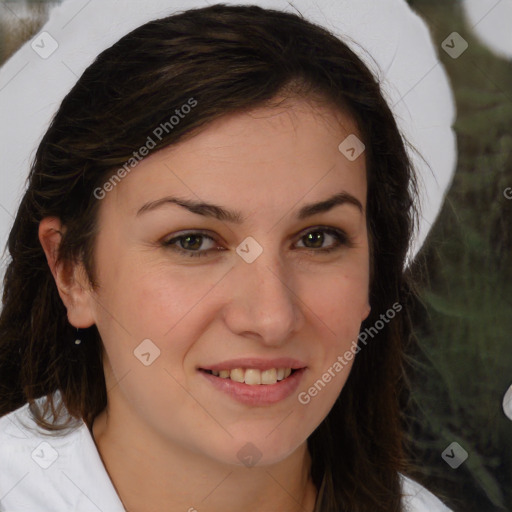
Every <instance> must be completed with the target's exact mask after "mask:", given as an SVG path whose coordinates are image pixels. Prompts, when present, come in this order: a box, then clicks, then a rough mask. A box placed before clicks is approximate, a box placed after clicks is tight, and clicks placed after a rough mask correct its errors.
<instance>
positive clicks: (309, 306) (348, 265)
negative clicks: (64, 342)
mask: <svg viewBox="0 0 512 512" xmlns="http://www.w3.org/2000/svg"><path fill="white" fill-rule="evenodd" d="M353 133H355V134H356V135H357V134H358V131H357V128H356V126H355V124H354V123H353V121H352V120H351V118H350V117H348V116H347V115H345V114H342V113H339V112H337V111H336V112H335V111H333V109H332V108H327V107H326V106H321V105H312V104H310V103H307V102H305V101H304V100H300V99H290V100H289V101H287V102H286V103H284V104H281V105H280V106H279V107H273V108H259V109H256V110H253V111H251V112H248V113H247V112H246V113H238V114H234V115H229V116H225V117H223V118H221V119H219V120H217V121H215V122H214V123H211V124H210V125H208V126H207V127H206V129H204V130H203V131H201V132H200V133H199V134H197V135H196V136H194V137H193V138H190V139H188V140H186V141H183V142H180V143H179V144H177V145H175V146H172V147H168V148H166V149H163V150H160V151H158V152H155V153H153V154H150V155H149V156H147V157H146V158H145V159H144V160H143V161H142V162H141V163H140V164H139V165H138V166H137V167H136V168H135V169H134V170H133V171H132V172H131V173H130V174H129V175H127V176H126V177H125V178H124V179H123V180H122V182H121V183H119V184H118V185H117V186H116V187H115V188H114V190H112V191H111V192H109V193H108V194H107V195H106V197H105V198H104V199H103V200H102V204H101V207H100V215H99V224H100V231H99V235H98V238H97V245H96V250H95V261H96V268H97V279H98V282H99V287H98V288H97V289H95V290H93V289H92V288H91V287H90V285H89V283H88V281H87V279H86V276H85V272H84V270H83V267H82V266H81V265H76V266H74V267H70V266H65V265H61V264H59V265H56V264H55V255H56V251H57V248H58V244H59V241H60V234H59V231H62V230H64V229H65V227H63V226H61V225H60V222H59V220H58V219H55V218H46V219H44V220H43V221H42V222H41V224H40V230H39V236H40V240H41V244H42V245H43V248H44V249H45V252H46V254H47V258H48V263H49V265H50V268H51V269H52V272H53V275H54V277H55V280H56V283H57V286H58V288H59V293H60V296H61V298H62V300H63V302H64V304H65V305H66V308H67V311H68V319H69V322H70V323H71V324H72V325H73V326H75V327H81V328H85V327H88V326H90V325H92V324H96V325H97V327H98V329H99V332H100V334H101V337H102V340H103V343H104V347H105V352H106V357H105V367H104V368H105V375H106V380H107V389H108V406H107V408H106V410H105V411H103V412H102V413H101V414H100V415H99V416H98V417H97V418H96V420H95V422H94V425H93V434H94V438H95V442H96V445H97V447H98V450H99V452H100V455H101V457H102V460H103V462H104V464H105V467H106V468H107V471H108V472H109V474H110V477H111V479H112V482H113V483H114V485H115V487H116V489H117V492H118V493H119V495H120V497H121V499H122V500H123V503H124V505H125V507H126V509H127V510H129V511H142V510H144V511H145V512H157V511H158V512H160V511H164V510H165V511H168V510H183V511H187V510H193V509H194V508H195V509H197V510H200V511H215V510H226V511H235V510H236V511H239V510H244V511H261V510H281V511H283V512H286V511H298V510H308V511H309V510H313V506H314V500H315V496H316V489H315V487H314V485H313V484H312V482H311V481H310V479H309V469H310V457H309V454H308V451H307V444H306V441H307V438H308V436H309V435H310V434H311V433H312V432H313V430H314V429H315V428H316V427H317V426H318V425H319V424H320V423H321V421H322V420H323V419H324V418H325V416H326V415H327V413H328V412H329V410H330V409H331V407H332V405H333V404H334V401H335V400H336V398H337V396H338V395H339V393H340V391H341V389H342V387H343V385H344V383H345V381H346V379H347V377H348V374H349V372H350V368H351V365H352V363H353V361H351V362H349V364H348V365H347V366H345V367H344V368H343V370H342V371H340V372H339V373H337V374H336V377H335V378H332V379H331V381H330V382H329V383H328V384H327V385H326V386H325V387H324V388H323V389H322V391H320V392H319V393H318V395H317V396H316V397H313V398H312V399H311V401H310V402H309V403H308V404H307V405H303V404H301V403H299V401H298V399H297V395H298V393H299V392H300V391H305V390H307V389H308V388H309V387H311V386H312V385H313V384H314V383H315V381H317V380H318V379H319V378H321V376H322V374H324V373H325V372H326V371H327V369H328V368H329V367H332V365H333V364H334V362H335V361H336V360H337V357H338V356H340V355H343V354H344V353H345V352H346V351H347V350H349V348H350V345H351V343H352V341H353V340H355V339H356V338H357V335H358V333H359V328H360V324H361V322H362V321H363V320H364V319H365V318H366V317H367V316H368V314H369V311H370V306H369V303H368V286H369V249H368V235H367V229H366V214H365V211H366V187H367V184H366V169H365V157H364V154H363V155H361V156H360V157H359V158H357V159H356V160H355V161H352V162H351V161H349V160H348V159H347V158H346V157H345V156H344V155H343V154H342V153H341V152H340V151H339V150H338V146H339V144H340V143H341V142H342V141H343V140H344V139H345V138H346V137H347V136H348V135H350V134H353ZM338 192H346V193H349V194H351V195H352V196H354V197H355V198H357V199H358V200H359V201H360V203H361V204H362V206H363V211H362V212H361V211H360V210H359V209H358V208H357V207H356V206H354V205H352V204H343V205H341V206H336V207H334V208H333V209H331V210H330V211H329V212H324V213H319V214H316V215H314V216H312V217H310V218H306V219H303V220H298V219H297V212H298V210H299V209H300V208H301V207H302V206H304V205H306V204H310V203H316V202H319V201H322V200H325V199H327V198H329V197H331V196H332V195H334V194H335V193H338ZM169 195H174V196H180V197H183V198H186V199H192V200H202V201H205V202H209V203H215V204H216V205H221V206H223V207H225V208H229V209H230V210H231V209H232V210H237V211H240V212H241V213H242V215H243V216H244V217H246V220H245V222H244V223H243V224H240V225H237V224H232V223H229V222H227V221H220V220H217V219H213V218H208V217H203V216H201V215H198V214H194V213H191V212H189V211H188V210H186V209H184V208H182V207H180V206H178V205H173V204H166V205H164V206H161V207H159V208H157V209H154V210H152V211H149V212H146V213H144V214H141V215H139V216H137V211H138V210H139V209H140V208H141V207H142V206H143V205H144V204H145V203H147V202H149V201H155V200H158V199H160V198H163V197H165V196H169ZM317 226H326V227H332V228H338V229H341V230H344V231H345V232H346V233H347V235H348V236H349V239H350V242H349V243H348V244H342V245H341V246H340V247H339V248H338V249H337V250H334V251H332V252H331V253H328V254H324V253H321V252H320V249H319V248H326V247H335V246H336V245H337V244H338V242H337V241H336V239H335V238H334V237H332V236H331V235H329V234H328V233H325V232H323V233H324V239H323V242H322V240H321V239H320V241H316V239H315V238H313V240H309V242H308V239H307V238H306V237H305V235H306V234H307V233H311V232H318V230H319V228H317ZM311 228H316V229H311ZM197 230H201V231H207V234H208V235H210V236H212V237H213V238H214V240H209V239H208V238H203V239H199V240H192V241H191V244H192V246H193V247H194V250H196V251H197V249H196V248H199V250H203V249H204V250H208V249H210V248H215V247H222V248H224V251H220V252H218V251H213V250H212V251H211V252H210V253H209V255H207V256H204V257H188V256H186V255H180V254H178V253H177V252H176V251H173V249H172V247H173V246H169V247H165V246H163V245H162V242H163V241H165V240H169V239H171V238H173V237H176V236H178V234H179V235H183V232H187V231H197ZM248 236H251V237H253V238H254V239H255V240H256V241H257V242H258V243H259V245H260V246H261V247H262V248H263V253H262V254H261V255H260V256H259V257H258V258H257V259H256V260H255V261H254V262H252V263H250V264H248V263H247V262H246V261H244V260H243V259H242V258H241V257H240V256H239V255H238V254H237V253H236V248H237V247H238V246H239V245H240V244H241V243H242V242H243V241H244V240H245V238H246V237H248ZM317 237H321V235H317ZM177 246H178V247H181V248H182V249H183V250H186V249H185V248H186V247H187V246H186V245H185V243H184V242H183V240H182V244H181V245H180V244H177ZM188 247H190V246H188ZM318 247H319V248H318ZM189 252H192V250H191V249H189ZM144 339H151V340H152V342H153V343H154V344H155V345H156V346H158V348H159V350H160V356H159V357H158V358H157V359H156V360H154V362H153V363H152V364H151V365H149V366H145V365H143V364H142V363H141V361H140V360H139V359H138V358H137V357H135V356H134V350H135V349H136V348H137V346H138V345H139V344H140V343H141V342H142V340H144ZM286 356H287V357H293V358H296V359H299V360H301V361H303V362H304V363H305V364H306V365H307V369H306V371H305V373H304V375H303V379H302V381H301V384H300V386H299V388H298V390H297V392H295V393H293V394H292V395H291V396H289V397H288V398H286V399H284V400H282V401H281V402H278V403H276V404H273V405H267V406H256V407H255V406H249V405H244V404H241V403H239V402H237V401H235V400H234V399H233V398H231V397H229V396H227V395H225V394H224V393H222V392H220V391H218V390H216V389H215V388H214V387H213V386H212V385H211V384H210V383H209V382H208V381H207V380H206V379H205V378H204V376H203V375H201V374H200V373H199V372H198V370H197V367H200V366H202V367H204V366H207V365H208V364H213V363H219V362H222V361H226V360H228V359H232V358H237V357H261V358H267V359H270V358H275V357H286ZM356 357H357V356H356ZM247 442H251V443H253V444H254V445H255V446H256V447H257V448H258V450H259V452H261V459H260V460H259V461H258V463H257V464H256V466H254V467H251V468H248V467H245V466H244V465H243V464H242V463H241V462H240V460H239V459H238V457H237V452H238V451H239V450H240V448H241V447H243V446H244V445H245V444H246V443H247Z"/></svg>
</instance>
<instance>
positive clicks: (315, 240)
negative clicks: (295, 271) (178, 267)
mask: <svg viewBox="0 0 512 512" xmlns="http://www.w3.org/2000/svg"><path fill="white" fill-rule="evenodd" d="M326 235H327V236H328V237H331V238H333V239H334V240H335V244H334V245H331V246H330V247H326V248H323V247H322V245H323V243H324V242H325V237H326ZM204 240H209V241H210V242H213V243H214V244H215V243H216V242H215V239H214V238H212V237H211V236H209V235H207V234H205V233H202V232H188V233H185V234H183V235H181V236H177V237H174V238H171V239H169V240H166V241H164V242H162V245H163V246H164V247H167V248H169V249H171V250H173V251H176V252H178V253H180V254H184V255H186V256H191V257H198V256H208V255H209V253H211V252H212V251H214V250H216V251H221V250H223V249H222V248H221V247H219V246H217V248H216V249H214V248H213V247H210V248H209V249H202V250H199V248H200V247H201V246H202V244H203V241H204ZM302 240H305V241H306V243H308V244H309V243H312V244H313V247H306V248H305V249H306V250H308V251H311V252H321V253H328V252H331V251H335V250H338V249H341V247H342V246H346V245H348V244H349V239H348V237H347V235H346V234H345V233H344V232H343V231H341V230H340V229H335V228H314V229H312V230H310V231H308V232H307V233H306V234H304V235H302V236H301V237H300V238H299V241H302Z"/></svg>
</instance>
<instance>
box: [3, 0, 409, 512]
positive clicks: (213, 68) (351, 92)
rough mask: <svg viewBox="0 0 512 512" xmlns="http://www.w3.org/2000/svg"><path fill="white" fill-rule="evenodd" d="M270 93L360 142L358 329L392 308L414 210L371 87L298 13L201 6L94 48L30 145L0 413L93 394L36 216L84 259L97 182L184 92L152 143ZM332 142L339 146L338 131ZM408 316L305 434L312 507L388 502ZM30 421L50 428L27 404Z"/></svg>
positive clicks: (400, 157) (85, 353) (100, 397)
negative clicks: (315, 491)
mask: <svg viewBox="0 0 512 512" xmlns="http://www.w3.org/2000/svg"><path fill="white" fill-rule="evenodd" d="M278 94H284V95H285V96H286V95H288V96H293V95H296V96H299V97H302V98H305V99H312V98H316V99H318V100H319V101H320V100H324V102H326V103H327V104H328V105H330V106H332V108H334V109H340V110H342V111H344V112H346V111H347V110H348V112H350V113H351V115H352V116H353V118H354V119H355V121H356V122H357V124H358V127H359V130H360V134H361V137H362V138H363V141H364V143H365V145H366V159H367V174H368V192H367V222H368V230H369V239H370V256H371V282H370V304H371V307H372V311H371V313H370V316H369V317H368V319H367V320H366V321H365V322H364V323H363V326H362V329H365V328H367V327H371V326H373V325H374V324H375V323H376V322H377V321H378V320H379V318H380V315H381V314H382V313H384V312H385V311H387V310H388V309H389V308H390V306H391V304H393V303H399V304H402V305H405V303H406V301H407V296H408V293H409V292H408V290H409V286H408V284H407V281H406V280H405V277H404V263H405V257H406V252H407V249H408V246H409V242H410V239H411V236H412V231H413V227H414V220H415V218H416V217H415V208H414V202H415V195H414V190H415V178H414V173H413V171H412V168H411V164H410V161H409V159H408V156H407V153H406V150H405V143H404V140H403V138H402V137H401V134H400V133H399V130H398V128H397V125H396V123H395V120H394V118H393V115H392V113H391V111H390V108H389V107H388V105H387V103H386V101H385V100H384V98H383V96H382V94H381V90H380V85H379V83H378V81H377V80H376V78H375V77H374V76H373V74H372V73H371V72H370V71H369V70H368V68H367V67H366V66H365V65H364V64H363V62H362V61H361V60H360V59H359V58H358V57H357V56H356V55H355V54H354V53H353V51H351V50H350V49H349V47H348V46H347V45H346V44H345V43H344V42H342V41H341V40H340V39H339V38H337V37H335V36H334V35H333V34H331V33H329V32H328V31H326V30H325V29H323V28H321V27H319V26H316V25H314V24H312V23H310V22H308V21H306V20H304V19H303V18H301V17H300V16H298V15H295V14H289V13H285V12H280V11H276V10H268V9H262V8H260V7H256V6H227V5H222V4H218V5H213V6H210V7H207V8H202V9H194V10H189V11H185V12H182V13H178V14H175V15H173V16H170V17H167V18H164V19H159V20H155V21H151V22H149V23H146V24H145V25H143V26H141V27H139V28H137V29H135V30H133V31H132V32H130V33H129V34H128V35H126V36H124V37H123V38H122V39H120V40H119V41H118V42H117V43H116V44H114V45H113V46H111V47H110V48H108V49H107V50H105V51H104V52H102V53H101V54H100V55H99V56H98V57H97V58H96V60H95V61H94V62H93V64H92V65H91V66H90V67H89V68H88V69H87V70H86V71H85V72H84V73H83V75H82V76H81V77H80V79H79V80H78V82H77V83H76V85H75V86H74V87H73V89H72V90H71V91H70V92H69V93H68V94H67V96H66V97H65V98H64V100H63V101H62V103H61V105H60V108H59V110H58V112H57V113H56V115H55V116H54V118H53V120H52V122H51V125H50V127H49V128H48V130H47V132H46V134H45V135H44V137H43V139H42V140H41V143H40V145H39V147H38V150H37V153H36V155H35V159H34V162H33V165H32V168H31V171H30V175H29V181H28V188H27V191H26V193H25V195H24V197H23V199H22V202H21V205H20V207H19V210H18V212H17V216H16V219H15V222H14V225H13V227H12V230H11V232H10V235H9V240H8V250H9V253H10V256H11V258H12V260H11V261H10V263H9V266H8V268H7V271H6V274H5V278H4V291H3V310H2V313H1V316H0V415H3V414H6V413H8V412H10V411H13V410H14V409H16V408H18V407H20V406H22V405H23V404H25V403H26V402H29V403H30V404H31V406H32V404H33V402H34V399H35V398H38V397H42V396H45V397H46V398H47V402H46V404H47V406H48V407H50V408H51V410H52V411H54V407H55V406H54V404H53V402H52V401H51V398H52V396H51V394H52V393H53V392H54V391H56V390H60V392H61V394H62V398H63V405H65V407H66V408H67V410H68V411H69V412H70V414H71V415H72V416H73V417H75V418H83V419H84V421H85V422H86V423H87V424H88V425H91V424H92V421H93V419H94V418H95V416H96V415H98V414H99V413H100V412H101V411H102V410H103V409H104V408H105V407H106V404H107V393H106V388H105V378H104V374H103V366H102V357H103V356H102V341H101V338H100V336H99V333H98V331H97V329H96V327H95V326H93V327H91V328H90V329H89V330H88V331H89V332H88V335H89V339H88V340H87V342H86V343H82V345H81V346H80V347H76V346H75V345H74V344H73V343H72V339H73V335H74V334H73V333H74V332H75V329H74V328H73V327H72V326H70V324H69V323H68V321H67V316H66V309H65V307H64V305H63V303H62V301H61V299H60V297H59V294H58V292H57V287H56V284H55V281H54V279H53V276H52V274H51V272H50V269H49V266H48V264H47V261H46V258H45V254H44V252H43V249H42V247H41V245H40V243H39V239H38V226H39V222H40V221H41V219H43V218H44V217H50V216H55V217H58V218H60V219H61V221H62V223H63V224H64V225H65V227H66V232H65V234H64V235H63V237H62V242H61V245H60V249H59V259H60V260H61V261H64V262H78V261H83V262H84V265H85V268H86V270H87V272H88V275H89V278H90V280H91V283H92V284H93V286H95V285H96V283H95V269H94V261H93V258H92V255H93V248H94V243H95V235H96V233H97V224H96V220H97V214H98V207H99V204H100V201H99V200H98V199H96V198H95V196H94V190H96V189H97V188H98V187H101V186H102V185H103V184H104V183H105V181H106V180H108V179H109V178H110V177H111V176H112V171H113V169H118V168H119V167H120V166H122V165H123V164H124V163H125V162H126V161H128V160H129V158H131V157H132V156H133V152H134V151H135V150H137V149H138V148H140V147H141V146H143V145H144V144H145V142H146V140H147V137H148V135H150V134H151V131H152V130H153V129H154V128H155V127H157V126H159V125H160V124H161V123H162V122H165V121H166V120H168V119H169V116H170V115H171V114H172V113H174V111H175V109H176V108H178V107H180V106H181V105H184V104H186V103H187V102H188V101H189V100H190V99H191V98H193V99H195V101H196V102H197V106H195V108H193V109H192V110H191V112H190V113H189V114H187V115H186V116H185V117H184V118H183V119H181V121H180V123H179V124H178V125H176V126H175V127H174V129H173V130H170V131H169V133H166V134H165V136H164V137H162V139H161V140H159V141H157V145H156V148H155V149H154V151H156V150H158V149H161V148H164V147H166V146H169V145H171V144H175V143H176V142H177V141H178V140H182V139H183V138H185V137H190V136H193V135H194V133H197V130H199V129H200V128H201V127H204V126H206V125H207V123H209V122H211V121H213V120H215V119H217V118H219V117H221V116H224V115H226V114H228V113H233V112H241V111H247V110H249V109H252V108H256V107H259V106H264V105H268V104H270V103H271V101H272V99H274V98H276V97H277V95H278ZM340 142H341V141H340ZM409 333H410V325H409V321H408V317H407V315H406V314H404V313H401V314H397V315H396V316H395V317H394V318H393V319H392V320H390V321H389V322H388V323H386V324H385V325H384V327H383V328H382V329H381V330H380V331H379V332H378V334H377V335H375V339H373V340H371V341H370V342H369V343H368V345H367V346H365V347H364V349H363V350H361V351H360V352H359V354H358V355H357V357H356V358H355V361H354V365H353V368H352V370H351V373H350V376H349V378H348V380H347V382H346V384H345V386H344V388H343V390H342V392H341V394H340V396H339V398H338V400H337V401H336V403H335V405H334V407H333V408H332V410H331V411H330V412H329V414H328V416H327V417H326V418H325V420H324V421H323V422H322V423H321V424H320V425H319V427H318V428H317V429H316V430H315V431H314V432H313V434H312V435H311V436H310V438H309V439H308V446H309V450H310V453H311V457H312V477H313V481H314V483H315V485H316V486H317V488H320V486H321V484H322V483H323V486H322V490H321V492H320V493H319V496H318V501H317V506H318V510H321V511H322V512H324V511H325V512H327V511H332V512H334V511H336V512H339V511H341V510H351V511H368V512H369V511H371V512H377V511H382V512H384V511H385V512H390V511H399V510H401V488H400V481H399V472H400V471H401V472H404V471H405V469H406V465H405V455H404V453H405V452H404V446H403V445H404V438H403V435H402V431H403V425H402V420H401V414H400V400H399V399H400V397H401V396H402V393H403V392H404V391H406V386H405V385H404V382H405V379H404V364H403V361H404V342H405V341H406V340H407V339H408V337H409ZM33 414H34V416H35V419H36V421H37V422H38V423H39V425H41V426H44V427H45V428H46V429H48V430H58V429H59V428H60V427H59V426H58V425H56V424H55V423H52V422H48V421H46V420H45V418H44V414H41V413H40V412H38V411H37V410H35V409H34V411H33Z"/></svg>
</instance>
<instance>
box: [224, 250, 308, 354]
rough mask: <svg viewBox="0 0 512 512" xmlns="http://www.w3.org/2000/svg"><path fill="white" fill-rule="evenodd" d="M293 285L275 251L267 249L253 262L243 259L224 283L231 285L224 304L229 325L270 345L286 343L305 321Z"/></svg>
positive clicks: (235, 330)
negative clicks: (227, 299)
mask: <svg viewBox="0 0 512 512" xmlns="http://www.w3.org/2000/svg"><path fill="white" fill-rule="evenodd" d="M294 284H295V283H294V280H293V275H292V272H291V270H290V269H285V268H283V265H282V263H281V261H280V259H279V257H278V256H277V255H276V252H275V251H271V250H264V251H263V253H262V254H261V255H260V256H259V257H258V258H257V259H256V260H255V261H253V262H252V263H247V262H246V261H244V260H243V259H242V258H240V260H239V261H237V262H236V263H235V268H233V269H232V270H231V272H230V273H229V277H228V279H227V280H226V282H225V283H224V286H226V287H229V289H227V290H225V292H226V294H227V296H228V297H229V301H228V302H227V304H226V305H225V307H224V321H225V323H226V324H227V326H228V328H229V329H230V330H231V331H232V332H233V333H234V334H237V335H239V336H244V337H252V338H254V339H255V340H257V341H258V342H259V343H261V344H264V345H266V346H269V347H278V346H281V345H282V344H284V343H286V341H287V340H289V339H290V338H291V337H292V335H293V334H294V333H295V332H297V331H299V330H300V329H301V327H302V326H303V325H304V321H305V318H304V314H303V310H302V307H304V306H303V304H302V302H301V300H300V298H299V296H298V293H297V291H296V290H295V289H294Z"/></svg>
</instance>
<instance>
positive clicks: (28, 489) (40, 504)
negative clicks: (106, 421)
mask: <svg viewBox="0 0 512 512" xmlns="http://www.w3.org/2000/svg"><path fill="white" fill-rule="evenodd" d="M56 398H57V399H58V398H59V395H58V394H57V395H56ZM44 399H45V398H44V397H42V398H40V399H37V400H36V403H37V404H40V403H41V401H42V400H44ZM100 504H101V505H103V507H102V508H101V510H112V512H123V511H124V509H123V507H122V506H121V504H120V501H119V499H118V497H117V494H116V493H115V491H114V490H113V486H112V483H111V482H110V480H109V477H108V474H107V473H106V470H105V468H104V466H103V463H102V462H101V459H100V457H99V454H98V452H97V450H96V447H95V444H94V441H93V439H92V436H91V435H90V433H89V429H88V428H87V425H86V424H85V423H84V422H83V421H77V422H76V423H75V424H72V425H71V426H70V427H69V428H68V429H66V430H64V431H59V432H48V431H47V430H45V429H42V428H41V427H39V426H38V425H37V423H36V422H35V421H34V419H33V417H32V414H31V411H30V408H29V404H25V405H24V406H22V407H20V408H19V409H16V410H15V411H12V412H10V413H9V414H6V415H4V416H2V417H0V512H39V511H43V510H44V511H47V510H55V511H64V510H74V511H76V512H92V511H93V510H94V511H96V512H97V510H98V508H97V507H98V506H100V507H101V505H100Z"/></svg>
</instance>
